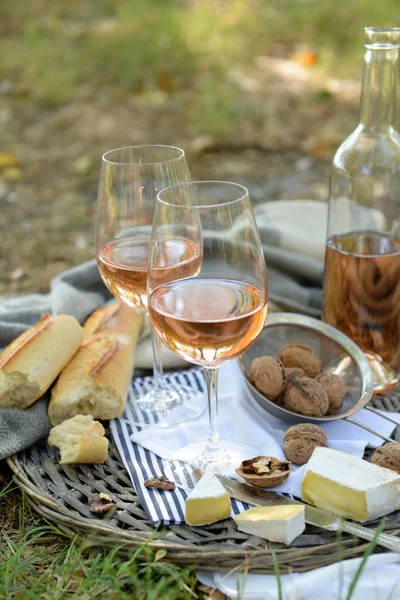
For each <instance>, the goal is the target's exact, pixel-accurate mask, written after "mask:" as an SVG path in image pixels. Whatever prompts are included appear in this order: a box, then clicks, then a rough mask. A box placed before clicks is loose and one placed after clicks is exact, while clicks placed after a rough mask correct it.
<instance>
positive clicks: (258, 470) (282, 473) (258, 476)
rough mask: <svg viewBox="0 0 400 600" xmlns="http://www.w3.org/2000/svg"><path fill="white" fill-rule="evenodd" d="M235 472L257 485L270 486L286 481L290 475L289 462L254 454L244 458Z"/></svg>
mask: <svg viewBox="0 0 400 600" xmlns="http://www.w3.org/2000/svg"><path fill="white" fill-rule="evenodd" d="M236 473H237V474H238V475H240V476H241V477H243V479H244V480H245V481H246V482H247V483H250V484H251V485H255V486H257V487H263V488H271V487H275V486H277V485H280V484H281V483H283V482H284V481H286V480H287V479H288V477H289V475H290V462H289V461H286V460H278V459H277V458H275V457H273V456H256V457H255V458H252V459H250V460H244V461H243V462H242V464H241V465H240V467H239V468H238V469H236Z"/></svg>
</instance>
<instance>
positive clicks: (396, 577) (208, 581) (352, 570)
mask: <svg viewBox="0 0 400 600" xmlns="http://www.w3.org/2000/svg"><path fill="white" fill-rule="evenodd" d="M361 560H362V558H352V559H351V560H345V561H342V562H337V563H335V564H333V565H329V566H328V567H322V568H320V569H314V570H313V571H308V572H307V573H293V574H291V575H282V576H281V585H282V596H283V598H285V599H287V600H321V598H323V599H324V600H338V598H346V597H347V594H348V591H349V588H350V585H351V582H352V580H353V578H354V576H355V574H356V571H357V569H358V567H359V565H360V562H361ZM197 576H198V578H199V580H200V581H201V582H202V583H204V584H205V585H208V586H210V587H212V588H215V589H218V590H220V591H221V592H223V593H224V594H226V595H227V596H228V598H231V599H232V600H239V598H240V600H278V598H279V593H278V585H277V579H276V577H275V575H253V574H251V575H246V576H243V575H240V574H236V573H234V574H229V573H228V574H227V573H209V572H206V571H199V572H198V573H197ZM239 590H240V593H239ZM351 598H352V600H399V598H400V555H399V554H394V553H385V554H375V555H373V556H370V557H369V558H368V561H367V564H366V565H365V568H364V570H363V572H362V574H361V577H360V579H359V580H358V583H357V586H356V589H355V591H354V592H353V595H352V596H351Z"/></svg>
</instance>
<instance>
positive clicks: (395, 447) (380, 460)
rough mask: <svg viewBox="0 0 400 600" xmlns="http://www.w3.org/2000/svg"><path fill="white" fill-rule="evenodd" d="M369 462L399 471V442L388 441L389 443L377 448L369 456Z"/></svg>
mask: <svg viewBox="0 0 400 600" xmlns="http://www.w3.org/2000/svg"><path fill="white" fill-rule="evenodd" d="M371 462H372V463H374V465H378V466H379V467H384V468H385V469H391V470H392V471H395V472H396V473H400V444H398V443H397V442H389V444H385V445H384V446H381V447H380V448H377V449H376V450H375V452H374V453H373V455H372V456H371Z"/></svg>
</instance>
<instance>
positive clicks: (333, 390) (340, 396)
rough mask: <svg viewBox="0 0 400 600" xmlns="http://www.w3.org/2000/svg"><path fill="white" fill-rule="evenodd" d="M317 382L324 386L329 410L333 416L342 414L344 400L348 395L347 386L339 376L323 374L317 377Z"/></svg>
mask: <svg viewBox="0 0 400 600" xmlns="http://www.w3.org/2000/svg"><path fill="white" fill-rule="evenodd" d="M316 381H318V383H320V384H321V385H322V387H323V388H324V390H325V392H326V393H327V395H328V400H329V410H328V412H329V413H330V414H331V415H334V414H336V413H338V412H340V409H341V408H342V405H343V402H344V398H345V396H346V394H347V386H346V385H345V383H343V381H342V379H341V378H340V377H339V375H333V374H329V373H322V374H321V375H318V377H316Z"/></svg>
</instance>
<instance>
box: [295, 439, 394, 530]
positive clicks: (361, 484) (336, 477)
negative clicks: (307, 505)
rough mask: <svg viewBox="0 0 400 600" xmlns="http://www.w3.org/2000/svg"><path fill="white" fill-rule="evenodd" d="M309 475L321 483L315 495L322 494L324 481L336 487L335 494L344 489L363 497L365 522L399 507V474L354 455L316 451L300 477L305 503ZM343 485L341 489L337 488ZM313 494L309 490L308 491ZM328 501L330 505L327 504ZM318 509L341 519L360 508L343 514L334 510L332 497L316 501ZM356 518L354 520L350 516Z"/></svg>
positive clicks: (326, 449) (322, 449) (337, 451)
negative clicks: (324, 500)
mask: <svg viewBox="0 0 400 600" xmlns="http://www.w3.org/2000/svg"><path fill="white" fill-rule="evenodd" d="M308 473H314V474H315V475H318V476H319V477H323V478H324V479H323V480H319V483H318V485H319V489H318V490H315V493H316V494H315V495H317V496H322V495H323V489H322V488H323V485H324V481H325V482H327V484H328V483H329V484H336V486H337V490H338V494H340V493H341V490H343V488H347V489H349V490H352V491H355V492H358V493H360V494H362V497H363V502H365V505H366V511H367V515H366V518H365V519H357V520H372V519H377V518H379V517H382V516H384V515H387V514H389V513H391V512H393V511H394V510H397V509H398V508H399V507H400V475H398V474H397V473H395V472H394V471H391V470H390V469H384V468H382V467H379V466H377V465H374V464H372V463H369V462H367V461H365V460H363V459H361V458H358V457H356V456H350V455H349V454H346V453H344V452H340V451H339V450H333V449H331V448H319V447H318V448H316V449H315V450H314V452H313V454H312V455H311V458H310V460H309V461H308V464H307V467H306V470H305V472H304V476H303V482H302V490H301V495H302V498H303V500H307V492H308V490H307V489H305V488H306V486H307V483H306V484H305V482H306V476H307V474H308ZM340 486H342V487H340ZM311 492H312V490H311ZM329 501H330V502H331V503H330V504H329ZM315 504H316V505H319V506H320V508H324V509H326V510H328V509H330V510H331V512H336V514H340V515H341V516H350V517H352V515H353V513H354V512H355V511H357V509H358V508H359V507H354V509H352V507H351V506H349V507H348V514H347V515H346V514H343V510H340V509H339V510H336V511H335V506H334V501H333V500H332V494H331V495H330V499H329V498H328V499H327V502H324V503H323V505H322V503H318V504H317V502H315ZM353 518H356V517H353Z"/></svg>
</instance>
